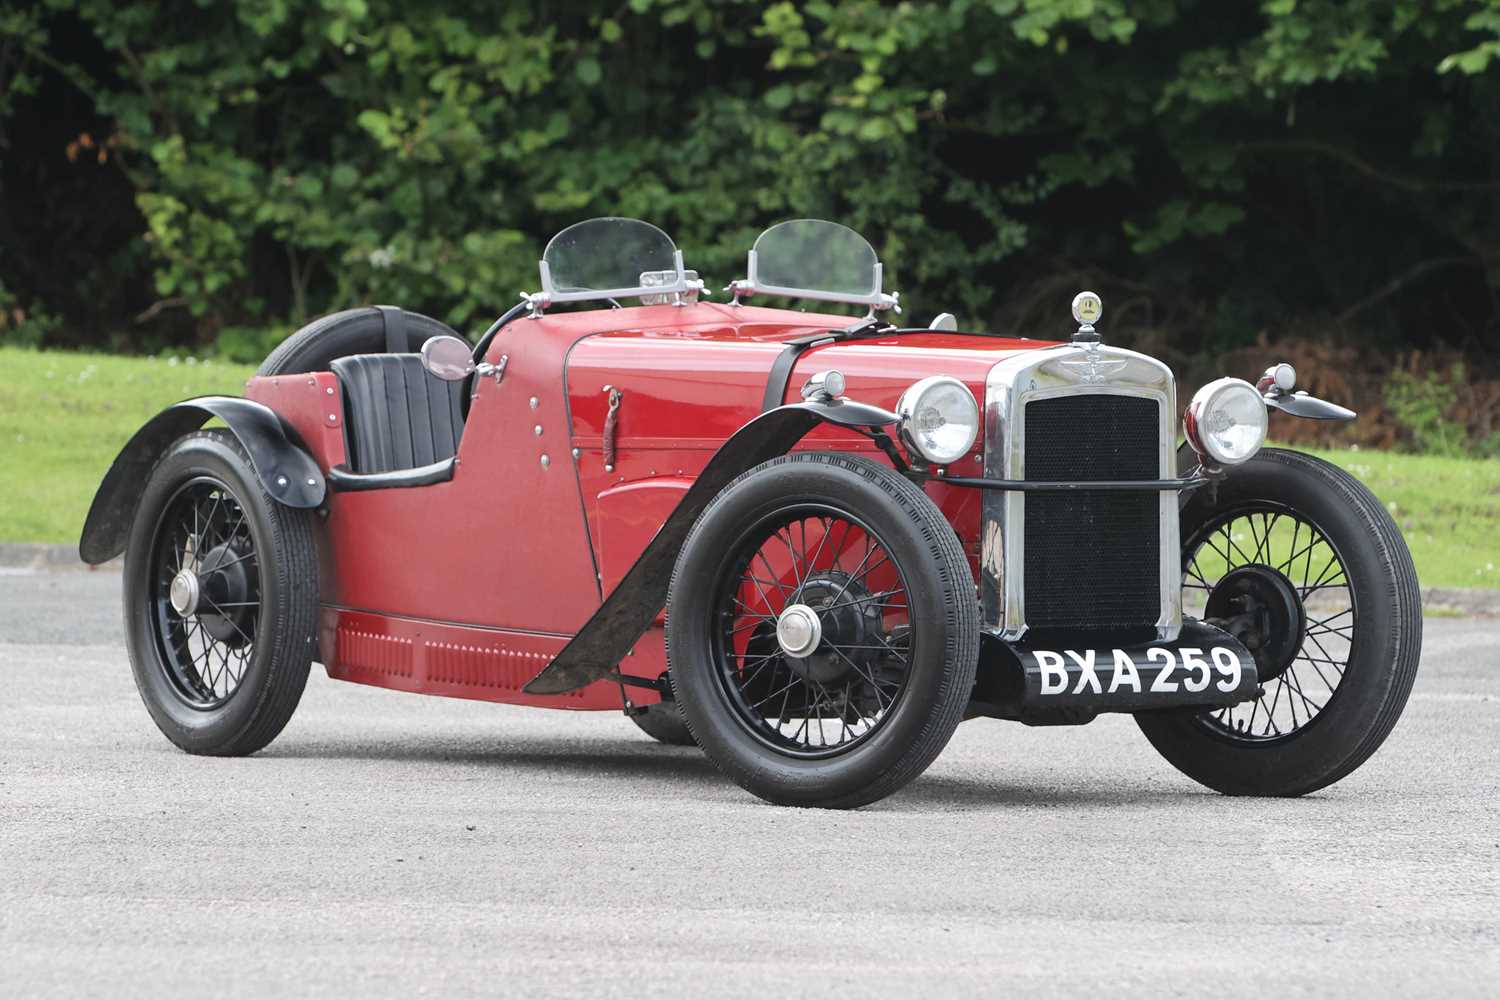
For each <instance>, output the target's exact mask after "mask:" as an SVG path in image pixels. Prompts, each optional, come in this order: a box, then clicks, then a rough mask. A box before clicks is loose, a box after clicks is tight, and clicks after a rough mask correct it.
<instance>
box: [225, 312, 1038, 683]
mask: <svg viewBox="0 0 1500 1000" xmlns="http://www.w3.org/2000/svg"><path fill="white" fill-rule="evenodd" d="M850 322H851V320H850V319H849V318H848V317H844V316H820V315H815V314H808V313H798V312H791V311H784V310H771V309H760V308H753V307H730V306H724V305H717V304H712V303H701V304H695V305H688V306H682V307H675V306H670V305H662V306H648V307H642V308H636V309H619V310H594V311H585V312H575V313H567V314H560V315H554V316H545V317H541V318H538V319H529V318H528V319H519V320H516V321H514V322H512V323H510V324H509V325H508V326H506V327H505V328H504V329H503V330H502V331H501V333H500V335H499V336H498V337H497V338H496V340H495V343H494V345H493V346H492V347H491V349H490V353H489V357H488V359H487V360H490V361H492V362H493V361H496V360H498V359H499V357H500V356H501V355H506V356H507V357H508V363H507V366H506V369H505V376H504V381H503V382H502V383H500V384H498V385H497V384H496V383H495V382H494V380H493V379H485V380H481V381H480V382H479V383H478V388H477V391H476V394H475V397H474V399H473V402H472V405H471V408H470V411H469V416H468V422H467V424H466V426H465V429H464V434H463V438H462V441H461V444H460V447H459V453H458V466H457V468H456V470H455V473H454V476H453V479H452V480H451V481H450V482H446V483H438V484H434V485H431V486H425V487H419V488H414V489H389V490H376V491H370V492H359V493H336V492H335V493H330V495H329V499H328V504H327V510H328V513H327V517H326V520H325V523H324V532H323V536H324V559H323V576H322V590H323V593H322V600H323V604H324V606H325V611H324V616H323V631H322V639H321V647H320V651H321V656H322V659H323V662H324V664H325V665H326V667H327V669H328V672H329V674H330V675H331V676H334V677H339V678H342V679H347V680H354V681H360V682H363V683H369V684H378V685H381V686H385V687H392V688H397V689H400V690H407V691H420V692H423V693H429V694H443V695H452V696H457V697H468V698H482V699H486V700H493V701H507V702H517V703H525V704H535V705H543V706H547V707H556V708H619V707H620V705H621V700H622V692H621V690H620V688H618V687H616V686H613V685H608V684H604V683H599V684H595V685H592V686H591V687H589V688H586V689H584V690H583V691H579V692H574V693H573V694H570V695H567V696H561V697H535V696H531V695H526V694H523V693H522V692H521V690H520V688H521V686H522V685H524V684H525V683H526V682H527V681H528V680H530V679H531V677H532V676H534V675H535V674H536V673H537V672H538V671H540V670H541V668H542V667H543V666H545V665H546V662H547V660H548V659H550V658H551V657H552V656H553V655H555V654H556V652H557V651H558V650H560V649H561V648H562V646H563V645H564V644H565V643H566V642H567V640H568V638H569V637H571V635H572V634H573V633H575V632H576V631H577V630H578V628H579V627H580V626H582V625H583V623H584V622H585V621H586V620H587V619H588V617H589V615H591V614H592V613H593V611H594V610H595V609H596V608H597V607H598V606H599V603H600V601H601V600H602V599H603V595H605V594H607V593H608V592H609V591H610V590H612V589H613V587H614V586H615V585H616V584H618V582H619V580H620V578H621V577H622V576H623V575H624V574H625V572H626V571H627V570H628V569H629V568H630V566H631V565H632V564H633V563H634V562H635V560H636V558H637V557H638V556H639V555H640V553H641V551H642V550H643V549H644V548H645V546H646V545H647V544H648V543H649V542H650V540H651V538H652V537H653V536H654V534H655V533H656V530H657V529H658V528H659V527H660V526H661V524H662V522H663V521H664V520H665V518H666V516H667V514H668V513H670V511H671V510H672V509H673V507H675V506H676V503H677V501H678V500H679V499H680V498H681V495H682V493H683V492H684V491H685V490H686V489H687V487H688V486H690V485H691V483H692V481H693V478H694V477H695V476H696V475H697V474H698V473H699V472H700V471H701V470H702V468H703V466H704V465H705V464H706V463H707V462H708V460H709V458H711V457H712V455H713V454H714V452H715V451H716V450H717V449H718V448H719V446H720V445H721V444H722V443H723V442H724V440H725V439H726V438H728V437H729V436H730V435H731V434H733V433H734V432H735V431H736V430H738V429H739V428H740V427H741V426H742V425H743V424H744V423H745V422H746V421H748V420H750V419H751V418H753V417H754V416H755V415H756V414H757V413H759V412H760V410H761V404H762V399H763V396H764V393H765V386H766V379H767V374H768V372H769V370H770V368H771V365H772V363H773V362H774V361H775V359H776V357H777V356H778V355H779V354H780V353H781V352H782V350H783V349H784V343H783V342H784V341H786V340H788V339H791V338H794V337H798V336H803V335H806V334H807V333H810V332H816V331H819V330H827V329H837V328H840V327H843V326H847V325H848V324H849V323H850ZM1043 346H1048V345H1047V344H1044V343H1039V342H1036V341H1023V340H1007V339H1001V338H993V337H975V336H964V335H961V334H951V333H920V334H904V335H901V336H899V337H896V336H892V337H885V338H877V339H870V340H861V341H856V342H851V343H843V344H830V345H824V346H819V347H814V348H811V349H809V350H807V351H805V352H804V353H803V355H802V357H801V358H800V359H799V360H798V363H797V366H796V368H795V370H794V372H793V376H792V378H791V379H790V381H789V387H788V399H796V398H797V395H796V393H797V390H798V388H800V386H801V385H802V383H803V382H804V381H806V379H807V377H808V376H809V375H811V374H812V373H813V372H815V371H820V370H824V369H828V368H837V369H839V370H840V371H841V372H843V373H844V375H845V377H846V379H847V386H848V388H847V390H846V393H847V395H849V396H850V397H851V398H854V399H858V400H860V401H861V402H866V403H873V404H875V405H877V406H883V407H887V408H891V407H893V406H894V405H895V403H896V399H897V397H899V396H900V394H901V392H902V391H903V390H905V389H906V387H907V386H909V385H910V384H911V383H912V382H914V381H915V380H917V379H918V378H922V377H924V376H927V375H932V374H938V373H942V374H948V375H953V376H955V377H957V378H959V379H961V380H963V381H964V382H965V383H967V384H968V385H969V387H970V389H971V390H972V391H973V392H974V394H975V397H976V398H977V399H981V400H982V399H983V398H984V382H985V378H986V376H987V375H988V373H989V369H990V368H991V367H992V366H993V365H994V364H995V363H996V362H998V361H1000V360H1001V359H1002V358H1004V357H1005V356H1007V355H1008V354H1010V353H1013V352H1016V351H1023V350H1034V349H1036V348H1038V347H1043ZM611 387H612V388H615V389H618V390H620V391H621V393H622V395H621V405H620V409H619V412H618V414H617V422H616V429H615V445H616V459H615V463H614V468H613V470H607V469H606V468H605V464H604V427H605V418H606V414H607V412H608V395H609V393H608V389H609V388H611ZM246 394H247V395H248V396H249V397H250V398H251V399H255V400H258V401H260V402H262V403H265V404H266V405H268V406H270V407H271V408H272V409H274V410H276V412H277V413H279V414H281V416H282V417H283V419H285V420H286V422H287V423H288V424H289V425H290V426H291V427H292V428H293V429H294V430H295V431H296V433H297V434H298V435H299V436H300V437H301V439H302V441H303V443H304V444H306V446H307V447H308V450H309V451H310V452H311V453H312V455H313V457H314V458H315V459H316V460H317V461H318V463H319V464H320V465H321V466H322V467H324V468H325V469H326V468H328V467H330V466H332V465H335V464H338V463H340V462H342V461H343V459H344V440H343V422H344V416H343V409H342V403H341V394H340V393H339V392H338V391H337V389H336V381H335V379H334V376H333V375H331V374H329V373H319V374H317V375H312V376H308V375H295V376H283V377H279V378H258V379H252V380H251V382H250V384H249V387H248V390H247V393H246ZM981 438H982V436H981ZM798 447H799V448H808V449H819V450H839V451H852V452H867V453H871V454H872V455H875V456H876V457H877V458H878V457H879V452H878V451H877V450H876V449H875V447H874V445H873V444H872V443H871V442H870V441H869V440H868V439H866V438H864V437H862V436H860V435H858V434H855V433H854V432H852V431H848V430H844V429H841V428H836V427H831V426H824V427H820V428H817V429H816V430H814V431H813V432H812V433H810V434H809V435H808V436H807V438H805V439H804V440H803V442H801V444H799V445H798ZM981 449H982V444H980V443H976V445H975V449H974V453H973V455H972V456H965V457H964V458H963V459H961V460H960V461H959V462H957V463H954V466H953V468H954V469H955V470H956V471H962V472H963V473H965V474H969V475H973V474H978V473H980V472H981V467H980V463H979V462H978V461H977V460H976V459H977V458H978V457H979V455H980V452H981ZM575 452H576V457H575ZM544 455H545V456H546V457H547V460H548V463H547V464H546V465H545V466H544V465H543V463H542V457H543V456H544ZM881 460H883V459H881ZM928 491H929V495H930V496H932V498H933V500H934V501H935V502H936V503H937V504H938V505H939V507H941V508H942V510H943V511H944V513H945V514H947V515H948V517H949V519H950V521H951V522H952V523H953V525H954V527H955V529H956V530H957V531H958V533H959V535H960V537H961V538H962V539H963V541H964V543H965V547H966V548H967V549H968V551H969V553H970V558H971V560H977V553H978V545H979V538H978V534H979V494H978V491H975V490H965V489H958V488H952V487H945V486H941V485H938V484H933V485H930V486H929V487H928ZM976 571H977V570H976ZM658 624H659V623H658ZM634 657H635V661H634V662H628V663H626V664H622V669H623V670H624V672H626V673H630V674H636V675H641V676H648V677H655V676H657V675H658V674H660V673H661V672H662V671H663V670H665V669H666V663H665V659H664V654H663V644H662V641H661V630H660V628H659V627H658V628H656V629H653V630H652V632H650V633H648V634H647V636H645V637H644V638H643V639H642V640H641V642H640V643H638V644H637V647H636V651H635V654H634ZM523 674H524V676H522V675H523ZM636 694H637V693H636V692H632V694H631V697H632V699H633V700H635V701H638V702H641V703H645V702H648V701H652V700H655V696H654V695H651V694H643V695H642V696H641V697H635V695H636Z"/></svg>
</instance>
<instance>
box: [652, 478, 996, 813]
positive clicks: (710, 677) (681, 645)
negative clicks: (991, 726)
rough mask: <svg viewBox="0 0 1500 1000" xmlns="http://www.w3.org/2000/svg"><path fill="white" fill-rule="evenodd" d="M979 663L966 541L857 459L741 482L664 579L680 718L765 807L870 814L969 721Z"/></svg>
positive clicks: (910, 489) (909, 488)
mask: <svg viewBox="0 0 1500 1000" xmlns="http://www.w3.org/2000/svg"><path fill="white" fill-rule="evenodd" d="M978 650H979V606H978V601H977V599H976V596H975V590H974V579H973V576H972V574H971V573H970V572H969V564H968V561H967V559H966V558H965V557H964V553H963V549H962V547H961V546H960V544H959V540H958V537H957V536H956V535H955V534H954V533H953V529H952V527H950V526H949V524H948V522H947V520H946V519H945V518H944V517H943V515H942V513H941V512H940V511H939V510H938V509H937V507H936V506H934V505H933V503H932V502H931V501H930V500H929V499H928V498H927V496H926V495H925V494H924V493H923V492H922V491H921V490H920V489H918V488H917V487H916V486H914V485H913V484H912V483H911V482H909V481H908V480H906V479H905V478H903V477H902V476H900V475H898V474H897V473H896V472H894V471H893V470H892V469H890V468H888V467H886V466H883V465H880V464H877V463H875V462H871V461H868V460H866V459H863V458H857V457H852V456H848V455H834V454H822V453H803V454H797V455H791V456H787V457H783V458H777V459H773V460H772V461H769V462H766V463H765V464H763V465H760V466H757V467H756V468H754V469H751V470H750V471H749V472H746V473H745V474H744V475H742V476H740V477H739V478H738V479H736V480H735V481H734V482H733V483H731V484H730V485H729V486H728V487H726V488H725V490H724V492H723V493H721V494H720V495H719V496H718V497H717V498H716V499H715V500H714V502H713V503H712V504H711V505H710V506H709V508H708V509H707V510H706V511H705V512H704V513H703V515H702V516H701V517H700V518H699V519H698V523H697V524H696V525H694V527H693V530H692V532H691V533H690V534H689V535H688V538H687V541H686V542H685V543H684V545H683V549H682V553H681V555H680V556H679V557H678V560H677V565H676V568H675V569H674V570H673V573H672V584H671V590H670V593H669V596H668V601H667V659H668V663H669V664H670V665H671V671H672V684H673V688H674V690H675V691H676V694H677V703H678V705H679V706H680V708H681V710H682V716H683V719H684V720H685V721H686V723H687V727H688V729H689V730H690V731H691V733H692V734H693V736H694V738H695V739H696V741H697V743H698V745H699V746H701V747H702V748H703V749H704V751H705V752H707V754H708V756H709V757H710V758H711V759H712V760H713V761H714V763H715V764H716V765H717V766H718V767H719V768H720V769H721V770H722V771H723V772H724V773H725V774H727V775H728V776H729V777H730V778H732V779H733V780H734V781H736V782H738V783H739V784H740V785H741V786H743V787H744V788H746V789H748V790H749V791H751V792H753V793H754V794H756V795H758V796H760V797H761V798H763V799H766V800H768V801H770V802H775V803H778V804H783V805H800V806H821V807H828V808H849V807H854V806H860V805H864V804H866V803H869V802H873V801H875V800H876V799H880V798H883V797H884V796H886V795H889V794H891V793H892V792H894V791H896V790H897V789H898V788H900V787H901V786H902V785H904V784H906V783H907V782H908V781H910V780H912V779H913V778H915V777H916V776H917V775H918V774H921V773H922V771H923V770H924V769H925V768H926V767H927V766H928V765H929V764H930V763H932V761H933V759H934V758H935V757H937V755H938V753H939V752H940V751H941V750H942V749H943V747H944V746H946V745H947V743H948V740H949V739H950V738H951V737H952V735H953V731H954V729H955V728H956V727H957V726H958V723H959V721H960V719H961V718H962V717H963V711H964V707H965V706H966V705H967V704H968V701H969V697H970V695H971V693H972V690H973V687H974V672H975V667H976V663H977V659H978Z"/></svg>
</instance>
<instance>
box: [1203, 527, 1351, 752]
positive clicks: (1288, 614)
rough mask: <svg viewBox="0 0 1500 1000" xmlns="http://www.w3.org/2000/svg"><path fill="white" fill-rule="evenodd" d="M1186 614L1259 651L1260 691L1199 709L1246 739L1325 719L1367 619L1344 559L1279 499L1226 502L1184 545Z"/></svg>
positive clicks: (1280, 735)
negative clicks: (1213, 624)
mask: <svg viewBox="0 0 1500 1000" xmlns="http://www.w3.org/2000/svg"><path fill="white" fill-rule="evenodd" d="M1183 613H1184V614H1186V615H1191V616H1193V617H1197V618H1202V619H1205V620H1210V621H1214V622H1216V623H1221V624H1223V625H1224V627H1225V628H1226V630H1228V631H1230V632H1231V633H1233V634H1235V636H1236V638H1238V639H1240V641H1241V642H1243V643H1244V644H1245V645H1246V646H1247V647H1248V648H1249V649H1250V651H1251V652H1252V654H1254V655H1255V658H1256V664H1257V667H1258V670H1259V673H1260V686H1259V688H1258V689H1257V691H1256V696H1255V697H1254V698H1253V699H1251V700H1248V701H1244V702H1241V703H1240V704H1238V705H1233V706H1230V707H1227V708H1221V709H1217V710H1215V711H1213V712H1205V713H1203V714H1201V715H1200V716H1198V721H1199V724H1200V725H1202V726H1204V727H1206V728H1207V729H1208V730H1209V731H1210V732H1212V733H1214V734H1217V735H1219V736H1221V737H1224V738H1228V739H1231V740H1236V741H1254V742H1258V743H1265V742H1273V741H1277V740H1284V739H1286V738H1288V737H1290V736H1292V735H1293V734H1295V733H1298V732H1300V731H1302V730H1303V729H1305V728H1306V727H1308V726H1310V725H1312V724H1313V723H1314V722H1316V721H1317V720H1318V718H1319V716H1320V715H1321V714H1322V712H1323V711H1324V710H1325V709H1326V708H1327V707H1328V705H1329V703H1330V702H1331V701H1332V700H1333V698H1334V697H1335V696H1336V695H1337V693H1338V691H1339V689H1340V685H1341V684H1342V683H1343V681H1344V677H1345V674H1346V672H1347V671H1348V670H1349V665H1350V663H1351V661H1352V660H1353V659H1354V652H1355V644H1356V641H1357V635H1358V631H1359V627H1360V617H1359V609H1358V607H1357V603H1356V600H1355V594H1354V589H1353V587H1352V586H1351V583H1350V579H1349V574H1348V570H1347V567H1346V563H1345V560H1344V558H1343V557H1342V556H1341V555H1340V553H1339V551H1338V549H1337V548H1336V547H1335V545H1334V543H1333V542H1332V540H1331V539H1330V538H1329V537H1328V535H1327V534H1325V533H1324V531H1323V530H1322V529H1321V528H1319V526H1318V525H1317V524H1316V523H1315V522H1314V521H1313V520H1312V519H1311V518H1309V517H1308V516H1307V515H1306V514H1303V513H1300V512H1298V511H1295V510H1292V509H1291V508H1289V507H1285V506H1282V505H1279V504H1275V503H1270V502H1254V503H1250V504H1245V505H1241V506H1237V507H1234V508H1232V509H1229V510H1226V511H1224V512H1222V513H1220V514H1218V515H1216V516H1215V517H1213V518H1211V519H1210V520H1208V521H1206V522H1205V523H1203V524H1202V525H1201V526H1200V527H1198V529H1197V530H1196V531H1194V533H1193V534H1192V535H1191V537H1189V538H1188V540H1187V541H1186V543H1185V544H1184V545H1183Z"/></svg>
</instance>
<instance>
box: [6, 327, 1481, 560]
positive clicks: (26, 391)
mask: <svg viewBox="0 0 1500 1000" xmlns="http://www.w3.org/2000/svg"><path fill="white" fill-rule="evenodd" d="M251 372H252V369H251V368H250V367H249V366H240V365H229V364H224V363H222V362H217V363H216V362H207V363H204V362H198V363H191V364H190V363H187V362H186V361H182V360H179V361H177V362H176V363H172V362H169V361H168V360H166V359H163V358H120V357H113V356H108V355H99V354H69V353H60V352H36V351H24V350H17V349H14V348H0V541H28V542H30V541H34V542H67V543H73V542H76V541H77V540H78V532H79V529H80V528H81V527H82V525H83V517H84V514H86V513H87V512H88V506H89V502H90V501H91V500H92V499H93V496H94V489H95V487H97V486H98V484H99V480H100V479H101V478H102V477H103V475H104V472H105V470H106V469H107V468H108V467H109V463H110V462H111V461H112V460H113V458H114V456H115V453H116V452H117V451H118V450H119V449H120V446H121V445H123V444H124V443H125V441H126V440H127V439H128V438H129V437H130V435H131V434H133V433H134V432H135V430H136V428H138V427H139V426H140V425H141V424H142V423H144V422H145V421H146V420H147V419H148V418H150V417H151V416H152V415H153V414H155V413H156V412H158V411H159V410H161V409H162V408H163V407H164V406H167V405H168V404H170V403H173V402H175V401H176V400H179V399H185V398H187V397H189V396H199V395H204V394H206V393H239V392H240V391H241V390H242V388H243V386H244V381H245V379H246V378H248V377H249V376H250V374H251ZM1313 454H1317V455H1320V456H1322V457H1323V458H1326V459H1328V460H1329V461H1331V462H1334V463H1335V464H1337V465H1340V466H1342V467H1343V468H1345V469H1348V470H1349V471H1350V472H1352V473H1354V475H1356V476H1358V477H1359V478H1360V479H1362V480H1363V481H1364V482H1365V483H1366V484H1367V485H1368V486H1369V487H1370V488H1371V489H1372V490H1374V492H1375V495H1376V496H1378V497H1380V499H1381V500H1383V501H1384V502H1385V504H1386V506H1387V508H1388V509H1389V510H1390V511H1391V513H1392V515H1393V516H1394V517H1395V518H1396V521H1397V523H1398V524H1400V525H1401V529H1402V531H1403V532H1405V534H1406V539H1407V543H1408V544H1409V545H1410V546H1411V549H1412V554H1413V555H1414V556H1415V558H1416V561H1417V574H1418V576H1419V577H1420V578H1421V580H1422V583H1423V585H1425V586H1430V587H1431V586H1435V587H1500V460H1494V459H1490V460H1484V461H1480V460H1468V459H1452V458H1435V457H1430V456H1423V455H1400V454H1393V453H1389V452H1371V451H1313Z"/></svg>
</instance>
